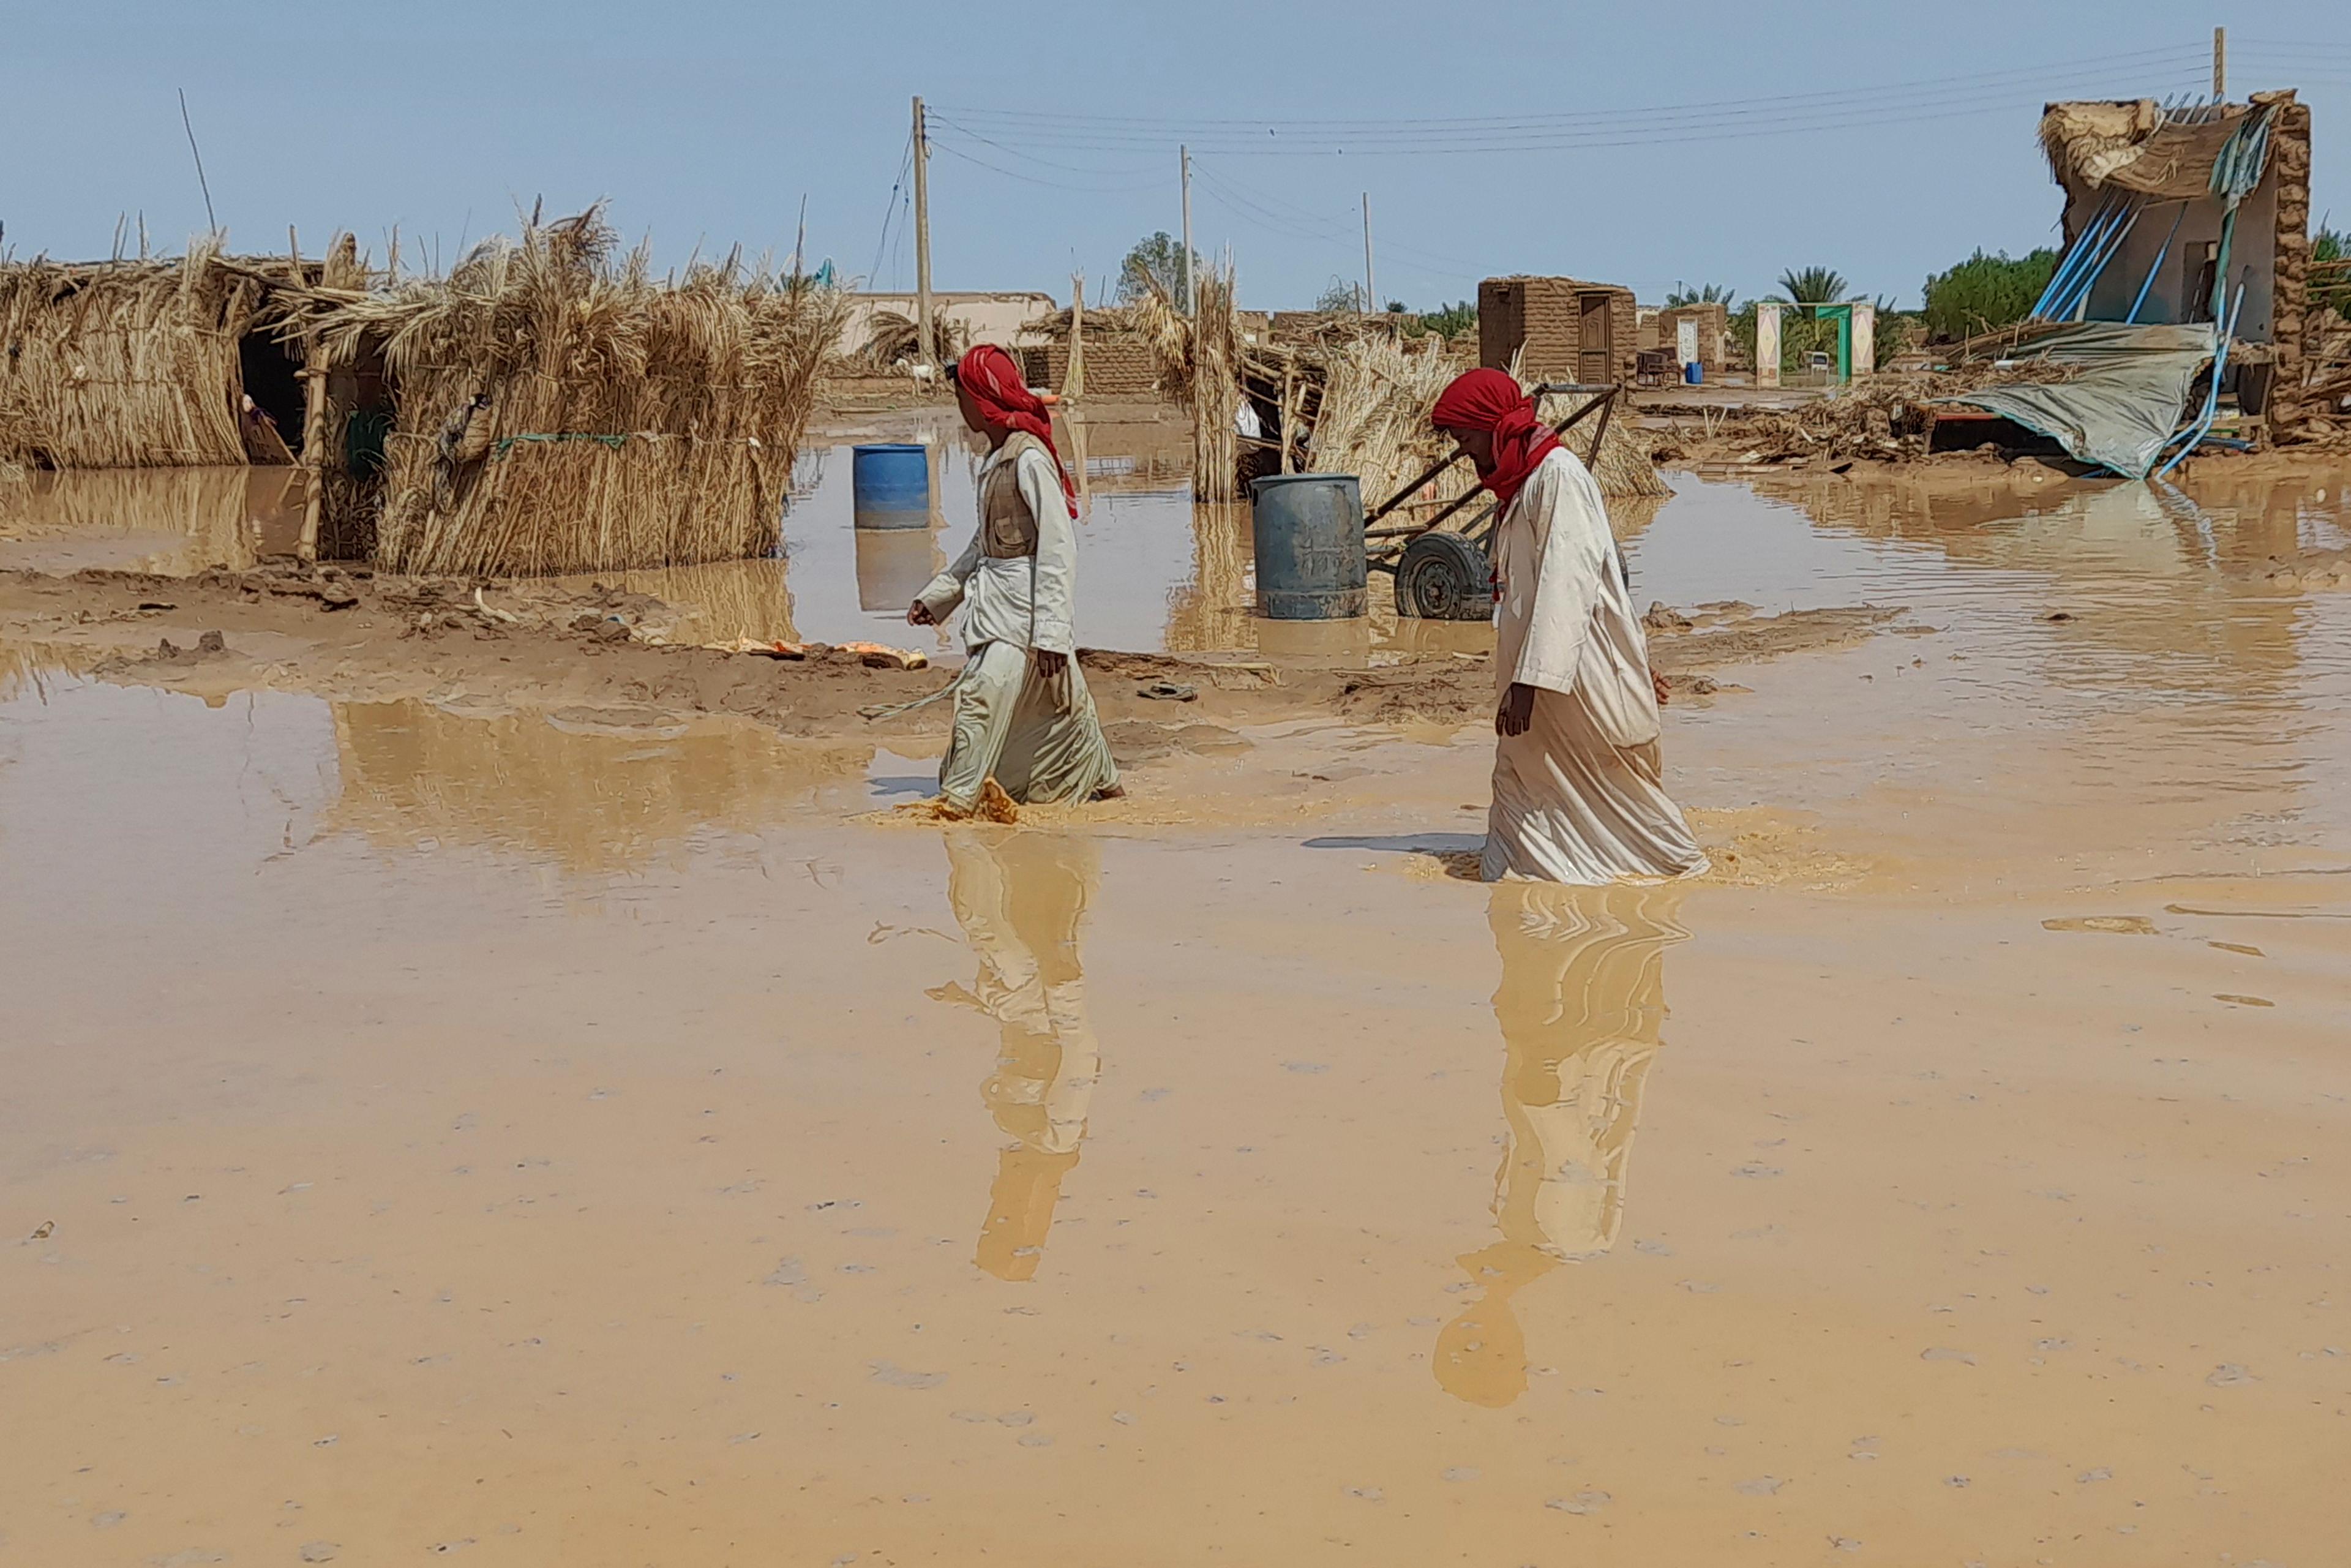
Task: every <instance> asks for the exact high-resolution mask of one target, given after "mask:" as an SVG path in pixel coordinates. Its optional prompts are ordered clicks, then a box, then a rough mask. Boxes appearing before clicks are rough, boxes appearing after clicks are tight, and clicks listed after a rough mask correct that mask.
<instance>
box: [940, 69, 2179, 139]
mask: <svg viewBox="0 0 2351 1568" xmlns="http://www.w3.org/2000/svg"><path fill="white" fill-rule="evenodd" d="M2140 59H2146V60H2150V61H2162V62H2165V63H2167V64H2168V65H2169V66H2170V67H2171V68H2172V73H2171V77H2170V78H2168V79H2167V80H2164V81H2160V82H2158V83H2157V84H2155V85H2157V86H2158V87H2164V86H2171V85H2175V84H2176V83H2179V82H2185V81H2187V80H2188V79H2189V78H2190V76H2191V74H2192V75H2193V76H2195V77H2196V78H2198V79H2200V76H2201V62H2202V59H2203V56H2202V53H2201V51H2200V50H2197V51H2186V50H2178V49H2174V50H2161V51H2146V52H2145V53H2144V54H2143V55H2141V56H2118V57H2113V58H2112V59H2110V60H2109V61H2106V62H2104V63H2102V64H2099V65H2096V66H2091V67H2085V68H2081V69H2076V70H2074V71H2070V72H2066V73H2062V74H2059V75H2056V76H2053V75H2051V74H2050V73H2046V72H2043V71H2037V70H2036V71H2008V72H1998V73H1986V74H1982V75H1978V76H1974V77H1959V78H1942V81H1941V83H1939V84H1938V83H1935V82H1923V83H1903V84H1890V85H1888V86H1885V87H1880V88H1870V89H1853V90H1848V91H1844V92H1836V93H1813V94H1788V95H1782V96H1781V97H1779V98H1775V99H1728V100H1721V101H1719V102H1716V103H1711V104H1689V105H1678V106H1659V107H1652V108H1648V109H1635V110H1621V111H1606V112H1601V111H1593V112H1583V113H1576V114H1556V115H1520V116H1513V117H1484V118H1454V119H1423V120H1247V121H1236V120H1205V121H1203V120H1175V119H1150V118H1141V117H1124V116H1101V115H1061V114H1048V113H1041V112H1036V111H1029V110H990V109H962V110H956V115H957V116H958V117H959V118H961V119H963V120H966V121H967V122H969V124H967V129H969V128H970V125H977V126H979V127H983V128H985V129H987V130H990V131H997V132H998V134H999V135H1001V136H1005V137H1008V138H1010V139H1014V140H1024V141H1032V142H1037V143H1040V144H1046V145H1051V146H1054V147H1057V148H1067V149H1070V150H1071V151H1093V152H1131V151H1138V150H1141V149H1144V148H1154V149H1155V148H1158V147H1160V146H1163V145H1164V144H1165V142H1166V141H1169V140H1172V139H1174V138H1175V137H1176V136H1177V135H1179V134H1180V135H1182V136H1184V137H1185V138H1186V139H1187V140H1190V141H1193V142H1194V143H1195V144H1196V145H1197V146H1199V147H1201V148H1202V149H1204V150H1206V151H1210V152H1224V153H1228V154H1246V155H1254V156H1268V155H1284V154H1299V153H1343V152H1348V151H1354V152H1358V153H1364V152H1386V153H1419V154H1432V153H1447V152H1511V151H1537V150H1544V149H1566V148H1572V147H1590V148H1595V149H1597V148H1607V147H1622V146H1639V145H1656V144H1671V143H1677V142H1685V141H1705V140H1714V139H1721V138H1729V137H1746V136H1752V135H1756V134H1787V133H1792V132H1798V131H1820V130H1839V129H1851V128H1855V127H1859V126H1863V125H1874V124H1902V123H1911V122H1916V121H1919V120H1933V119H1945V118H1951V117H1954V116H1957V115H1959V114H1964V113H1981V112H1988V111H1991V110H1993V109H1995V108H2000V107H2007V106H2011V105H2012V104H2013V103H2014V102H2015V101H2016V99H2018V98H2019V97H2020V96H2032V95H2051V94H2055V93H2060V92H2064V91H2067V90H2078V84H2080V83H2082V82H2085V81H2087V80H2090V79H2094V78H2092V77H2091V76H2090V75H2089V73H2090V72H2095V73H2097V74H2096V76H2095V79H2096V80H2098V81H2100V82H2102V83H2105V84H2108V85H2111V78H2112V77H2113V76H2114V75H2115V74H2116V72H2117V71H2120V70H2125V69H2129V70H2132V71H2133V74H2141V75H2148V74H2152V72H2149V71H2147V68H2146V67H2145V66H2133V65H2132V64H2131V62H2133V61H2135V60H2140ZM973 133H974V134H977V131H974V132H973Z"/></svg>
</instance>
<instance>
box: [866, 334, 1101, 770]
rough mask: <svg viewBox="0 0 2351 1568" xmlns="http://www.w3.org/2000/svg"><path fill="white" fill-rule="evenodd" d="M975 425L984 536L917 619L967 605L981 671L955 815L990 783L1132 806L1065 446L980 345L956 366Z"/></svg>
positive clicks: (960, 751)
mask: <svg viewBox="0 0 2351 1568" xmlns="http://www.w3.org/2000/svg"><path fill="white" fill-rule="evenodd" d="M947 376H948V379H949V380H950V381H952V382H954V383H955V389H956V406H957V407H959V408H960V409H962V411H963V422H964V423H966V424H967V425H969V426H970V427H971V428H972V429H973V430H975V431H977V432H978V433H980V434H983V435H985V436H987V448H988V449H987V461H986V462H984V463H982V464H981V465H979V531H978V532H977V533H976V534H974V535H973V536H972V541H971V543H970V545H969V546H967V548H966V549H965V550H964V552H963V554H962V555H960V556H958V557H956V561H955V564H954V565H952V566H950V567H948V568H947V569H946V570H945V571H943V572H941V573H939V575H938V576H936V577H935V578H933V579H932V580H931V581H930V583H929V585H928V586H927V587H925V589H924V590H923V591H922V592H921V593H920V594H918V595H917V596H916V597H915V599H914V604H913V606H912V607H911V608H910V609H908V610H907V612H906V621H907V623H908V624H909V625H914V626H936V625H938V624H940V623H941V622H945V621H946V618H947V617H948V616H949V615H950V614H952V613H954V612H955V609H956V606H957V605H958V604H960V605H963V606H965V607H966V609H967V614H966V616H965V618H964V629H963V637H964V647H965V648H966V650H967V653H968V654H969V658H970V662H969V664H967V665H966V667H965V669H964V673H963V675H962V677H961V678H960V679H959V680H958V681H957V682H956V688H955V694H956V696H955V733H954V737H953V738H952V739H951V740H949V741H948V743H947V754H946V758H945V759H944V760H943V761H942V762H941V763H940V764H939V794H940V797H941V798H942V800H944V802H945V804H946V807H947V809H948V810H951V811H954V812H956V813H957V814H968V813H969V812H970V811H971V810H972V809H973V808H974V807H975V806H977V805H978V804H979V800H980V791H981V789H982V787H983V786H985V785H986V784H987V780H988V779H990V778H993V779H995V780H996V782H997V783H998V785H999V786H1000V787H1001V788H1002V789H1003V790H1004V792H1005V793H1006V794H1007V795H1008V796H1010V797H1011V798H1012V799H1013V800H1017V801H1019V802H1021V803H1023V804H1027V803H1029V802H1031V801H1041V800H1102V799H1104V798H1106V797H1109V796H1113V795H1123V794H1124V793H1125V790H1124V789H1122V788H1120V785H1119V781H1118V765H1117V764H1116V763H1114V762H1113V761H1112V760H1111V757H1110V746H1109V743H1108V742H1106V741H1105V740H1103V738H1102V725H1101V723H1100V722H1099V721H1098V720H1097V719H1096V718H1095V717H1094V702H1093V698H1092V695H1089V694H1088V692H1087V691H1086V679H1085V676H1084V675H1083V674H1081V673H1080V671H1079V669H1078V662H1077V659H1076V658H1075V656H1074V655H1075V653H1076V647H1077V644H1076V641H1075V638H1074V636H1073V634H1072V632H1071V622H1072V615H1071V610H1072V598H1073V595H1074V593H1075V591H1076V583H1077V568H1078V559H1077V556H1078V541H1077V535H1076V533H1075V532H1074V531H1073V530H1072V529H1071V527H1070V525H1071V522H1072V521H1073V520H1074V519H1075V517H1076V515H1077V503H1076V499H1075V495H1076V493H1075V492H1074V491H1073V490H1072V489H1071V486H1070V479H1069V476H1068V475H1067V474H1065V473H1063V472H1062V470H1061V455H1060V454H1059V453H1058V452H1056V451H1055V450H1054V449H1053V426H1052V423H1051V421H1050V415H1048V414H1047V413H1046V410H1045V404H1044V402H1042V401H1041V400H1040V398H1039V397H1038V396H1037V394H1036V393H1034V392H1030V391H1029V389H1028V387H1027V386H1025V385H1024V384H1022V382H1021V380H1020V372H1019V369H1018V368H1017V367H1016V366H1015V365H1014V364H1013V362H1012V356H1011V355H1009V354H1008V353H1006V352H1005V351H1004V350H1002V349H999V348H998V347H996V346H995V345H994V344H992V343H982V344H980V345H979V346H978V347H977V348H975V349H973V350H971V351H970V352H969V353H967V354H966V355H965V356H964V357H963V358H962V359H961V360H959V361H956V363H954V364H952V365H949V366H948V367H947Z"/></svg>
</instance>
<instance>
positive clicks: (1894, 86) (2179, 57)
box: [956, 45, 2205, 131]
mask: <svg viewBox="0 0 2351 1568" xmlns="http://www.w3.org/2000/svg"><path fill="white" fill-rule="evenodd" d="M2204 58H2205V55H2204V51H2203V48H2202V47H2201V46H2200V45H2199V46H2196V47H2168V48H2156V49H2141V50H2136V51H2132V52H2128V53H2124V54H2118V55H2111V56H2108V57H2106V58H2105V60H2104V61H2101V62H2097V63H2098V64H2100V65H2103V66H2106V67H2110V68H2125V67H2130V66H2134V65H2137V64H2139V63H2142V62H2149V61H2162V62H2174V63H2189V62H2194V63H2201V62H2202V61H2203V59H2204ZM2077 74H2078V73H2077ZM2048 78H2049V72H2048V71H2047V70H2046V69H2044V68H2041V67H2016V68H2010V69H2007V70H2000V71H1980V72H1974V73H1970V74H1966V75H1959V76H1949V77H1929V78H1921V79H1918V80H1914V81H1907V82H1888V83H1883V84H1880V85H1878V86H1876V87H1867V88H1843V89H1823V90H1821V91H1817V92H1803V93H1780V94H1774V95H1771V96H1768V97H1761V98H1742V99H1708V100H1700V101H1697V102H1693V103H1687V104H1681V105H1667V106H1651V107H1650V108H1648V109H1643V108H1639V107H1635V108H1630V109H1624V110H1577V111H1573V112H1562V113H1552V114H1533V115H1483V116H1479V115H1432V116H1419V117H1414V116H1401V117H1384V118H1379V119H1372V120H1334V119H1324V118H1320V117H1317V118H1313V119H1304V120H1280V119H1221V120H1220V119H1214V118H1206V119H1203V118H1191V117H1180V116H1149V115H1099V114H1075V113H1061V112H1056V111H1052V110H1007V109H988V108H981V109H967V110H957V111H956V112H957V113H960V114H965V115H969V116H973V117H980V116H985V117H988V118H992V119H998V120H1019V121H1029V122H1055V121H1059V122H1065V123H1070V124H1095V125H1108V126H1120V127H1136V128H1140V127H1146V126H1158V127H1163V128H1165V127H1175V128H1181V129H1186V130H1194V129H1206V130H1213V129H1215V128H1218V127H1233V128H1238V129H1243V130H1249V131H1257V130H1262V129H1266V128H1280V127H1283V126H1290V127H1303V128H1315V129H1326V130H1340V131H1362V130H1379V129H1387V128H1404V129H1419V128H1424V127H1471V128H1479V129H1489V130H1490V129H1512V128H1522V127H1527V126H1544V125H1576V124H1586V125H1590V124H1604V123H1609V122H1613V121H1615V120H1621V119H1622V118H1623V117H1624V116H1625V115H1626V114H1636V113H1655V112H1663V113H1672V114H1701V113H1703V114H1714V113H1719V112H1721V111H1725V110H1748V109H1751V108H1766V109H1768V108H1770V107H1771V106H1775V105H1779V106H1792V105H1798V106H1800V105H1824V104H1833V103H1836V102H1844V101H1867V100H1870V99H1884V98H1896V99H1902V98H1909V97H1912V96H1915V95H1916V94H1917V93H1918V92H1919V91H1920V90H1922V89H1935V88H1949V87H1980V86H1988V85H1992V84H1996V83H2002V82H2011V83H2016V82H2021V83H2022V84H2024V85H2028V86H2029V85H2032V84H2033V83H2037V82H2040V81H2044V80H2047V79H2048Z"/></svg>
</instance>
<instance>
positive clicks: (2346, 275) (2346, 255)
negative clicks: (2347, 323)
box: [2310, 224, 2351, 319]
mask: <svg viewBox="0 0 2351 1568" xmlns="http://www.w3.org/2000/svg"><path fill="white" fill-rule="evenodd" d="M2310 259H2311V260H2312V261H2313V262H2330V261H2331V262H2336V263H2341V262H2344V261H2351V235H2346V234H2345V233H2343V232H2342V231H2341V230H2339V229H2337V228H2335V226H2334V225H2331V224H2321V225H2318V235H2317V237H2316V238H2314V239H2313V240H2312V241H2311V242H2310ZM2310 302H2311V303H2312V304H2313V305H2315V306H2317V307H2318V308H2320V309H2321V310H2325V309H2330V308H2331V309H2333V310H2335V312H2336V313H2337V314H2339V315H2341V316H2343V317H2344V318H2345V319H2351V269H2346V270H2336V269H2335V268H2329V269H2328V270H2327V271H2326V272H2325V273H2323V274H2321V275H2320V276H2319V277H2314V278H2313V279H2311V284H2310Z"/></svg>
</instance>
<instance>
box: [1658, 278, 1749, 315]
mask: <svg viewBox="0 0 2351 1568" xmlns="http://www.w3.org/2000/svg"><path fill="white" fill-rule="evenodd" d="M1737 298H1738V296H1737V295H1736V294H1734V293H1733V292H1732V291H1731V290H1730V289H1729V287H1726V286H1725V285H1723V284H1719V283H1708V284H1704V285H1701V286H1700V287H1697V288H1692V287H1690V286H1689V285H1688V284H1687V283H1684V282H1682V281H1681V280H1680V279H1679V278H1677V279H1675V280H1674V286H1673V287H1672V288H1670V289H1668V290H1667V292H1666V308H1667V309H1668V310H1677V309H1679V308H1681V307H1683V306H1685V305H1719V306H1721V307H1722V308H1724V309H1725V310H1729V309H1730V308H1732V307H1733V304H1734V302H1735V301H1736V300H1737Z"/></svg>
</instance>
